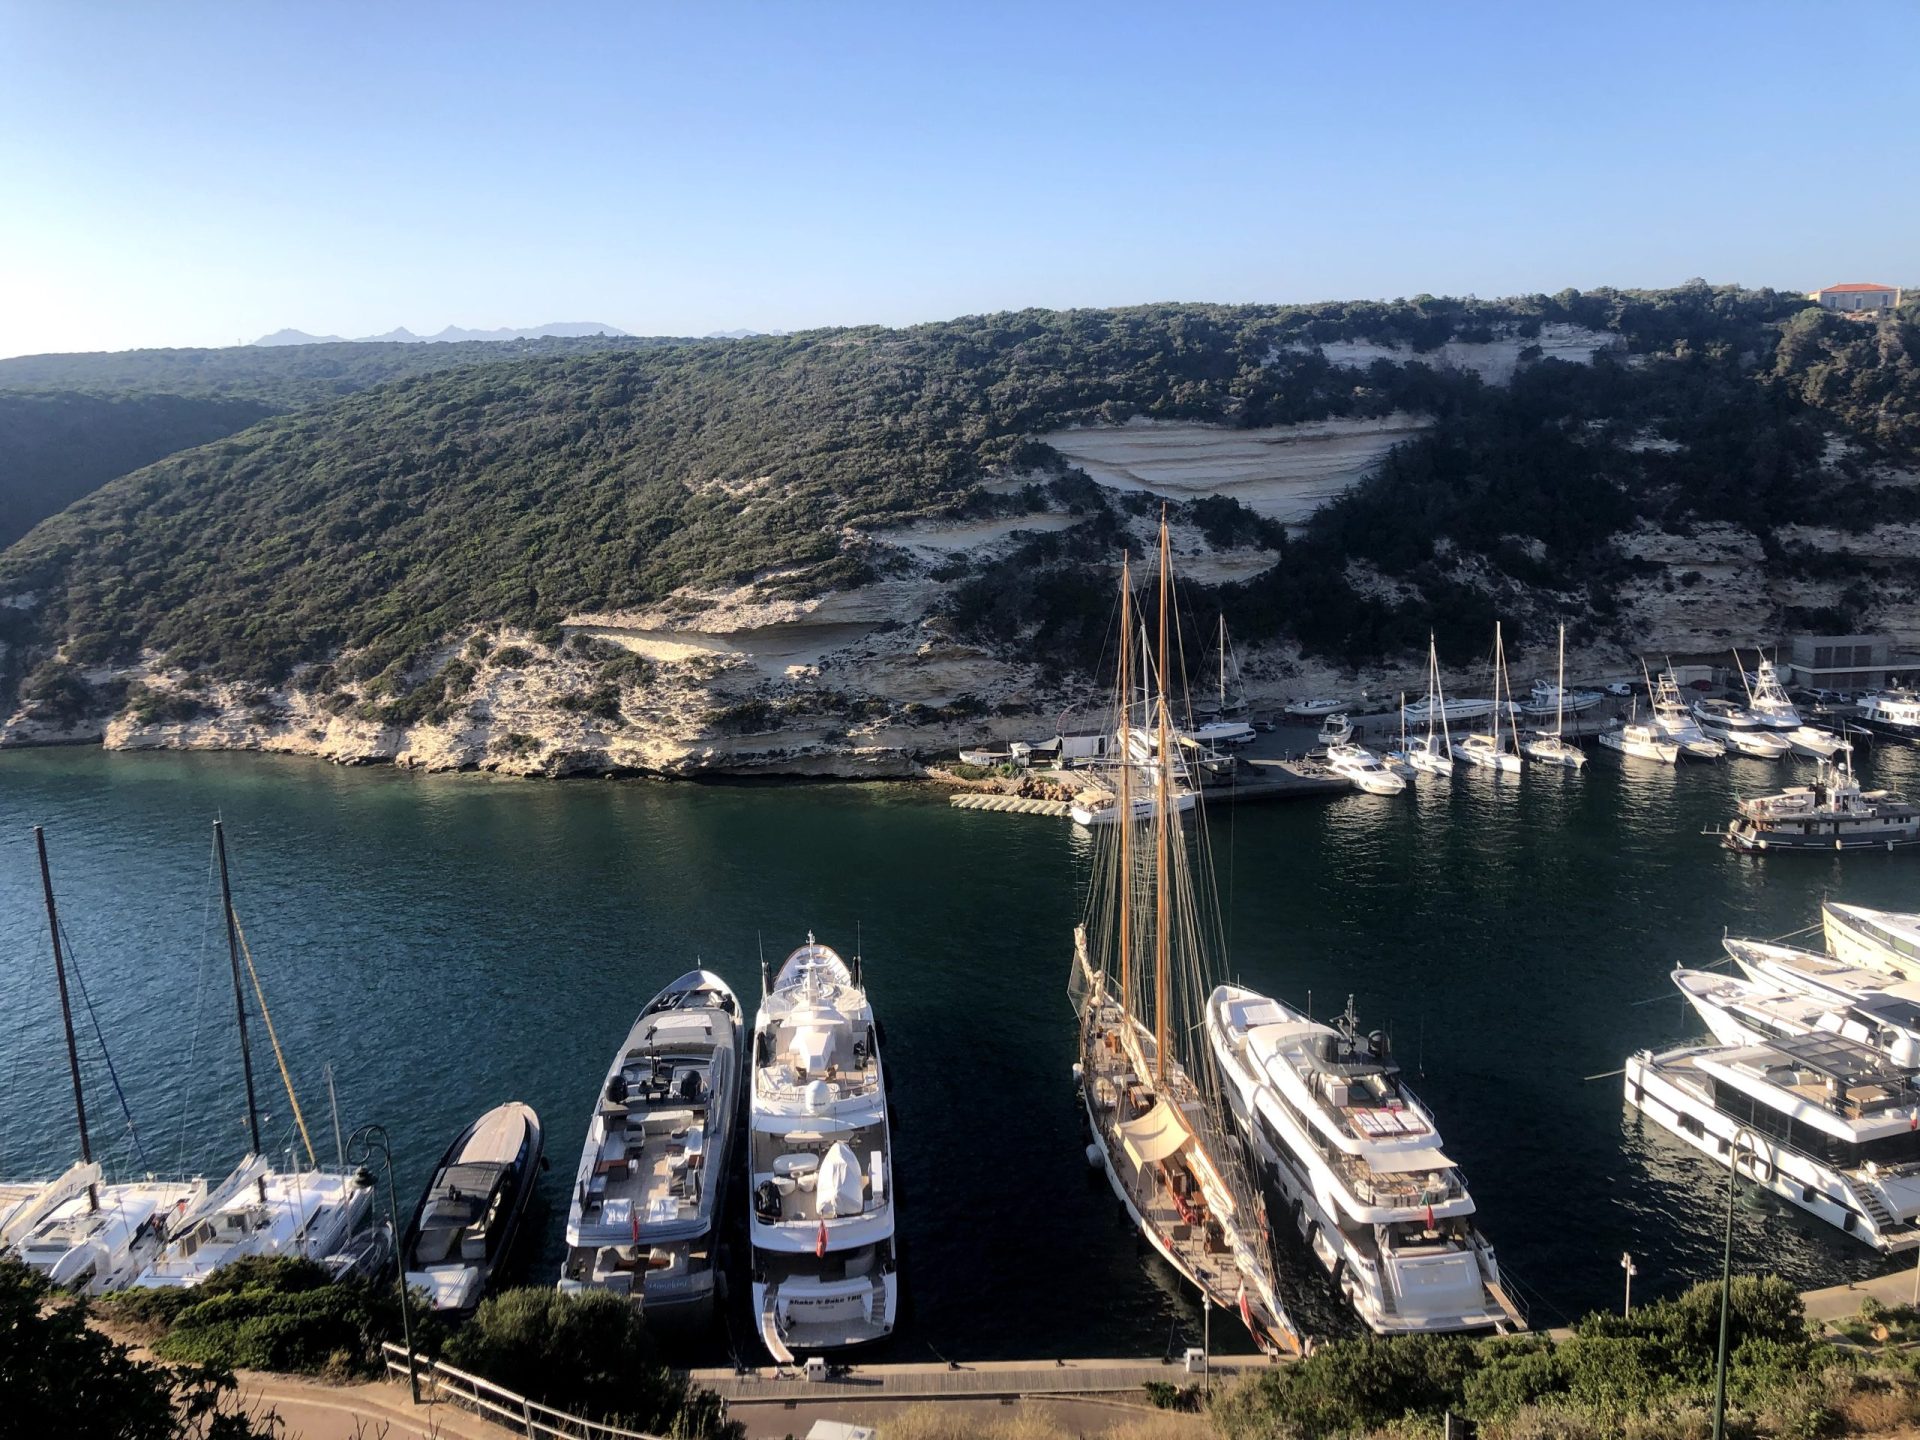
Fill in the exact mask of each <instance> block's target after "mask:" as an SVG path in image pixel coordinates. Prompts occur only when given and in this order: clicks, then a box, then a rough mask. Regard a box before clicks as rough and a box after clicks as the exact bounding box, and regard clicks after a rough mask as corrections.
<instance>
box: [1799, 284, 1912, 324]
mask: <svg viewBox="0 0 1920 1440" xmlns="http://www.w3.org/2000/svg"><path fill="white" fill-rule="evenodd" d="M1807 298H1808V299H1809V300H1816V301H1818V302H1819V304H1820V308H1821V309H1822V310H1837V311H1839V312H1840V313H1841V314H1843V315H1859V316H1861V317H1862V318H1863V319H1864V318H1871V317H1874V316H1878V315H1889V314H1892V313H1893V311H1895V310H1897V309H1898V308H1899V306H1900V298H1901V296H1900V291H1899V289H1898V287H1896V286H1893V285H1829V286H1827V288H1826V289H1824V290H1812V291H1809V292H1808V293H1807Z"/></svg>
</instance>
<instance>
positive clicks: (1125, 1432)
mask: <svg viewBox="0 0 1920 1440" xmlns="http://www.w3.org/2000/svg"><path fill="white" fill-rule="evenodd" d="M1112 1415H1113V1419H1112V1421H1111V1423H1105V1422H1103V1423H1101V1424H1100V1425H1099V1427H1098V1428H1093V1427H1085V1426H1083V1427H1077V1428H1076V1427H1071V1426H1068V1425H1066V1424H1064V1423H1063V1422H1062V1421H1061V1420H1060V1419H1059V1418H1058V1417H1057V1416H1056V1415H1054V1414H1052V1413H1050V1412H1049V1409H1048V1407H1046V1406H1045V1405H1042V1404H1035V1403H1031V1402H1029V1403H1028V1404H1025V1405H1022V1406H1020V1407H1019V1408H1018V1409H1014V1410H1009V1411H1007V1412H1006V1413H1005V1414H1004V1415H1002V1416H995V1417H994V1418H992V1419H989V1420H982V1419H981V1418H980V1416H979V1415H978V1414H970V1413H967V1412H965V1411H962V1410H960V1409H958V1408H956V1407H954V1406H948V1405H937V1404H926V1405H915V1406H912V1407H910V1408H908V1409H906V1410H902V1411H901V1412H900V1413H899V1414H898V1415H895V1416H892V1417H890V1418H889V1419H888V1420H887V1421H886V1422H885V1423H884V1424H883V1425H882V1426H881V1433H882V1434H883V1435H884V1436H885V1437H886V1440H1080V1437H1082V1436H1096V1435H1097V1436H1099V1437H1101V1440H1212V1437H1213V1436H1215V1435H1216V1434H1217V1433H1218V1432H1216V1431H1215V1430H1214V1428H1213V1427H1212V1426H1211V1425H1209V1424H1208V1423H1207V1421H1206V1419H1205V1418H1204V1417H1202V1416H1199V1415H1176V1414H1172V1413H1170V1412H1165V1411H1156V1410H1130V1409H1120V1408H1117V1407H1116V1408H1115V1409H1114V1410H1113V1412H1112Z"/></svg>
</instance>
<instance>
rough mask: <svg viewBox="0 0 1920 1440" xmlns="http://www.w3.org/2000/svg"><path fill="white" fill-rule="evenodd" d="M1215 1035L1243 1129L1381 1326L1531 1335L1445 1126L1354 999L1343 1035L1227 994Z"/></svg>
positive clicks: (1223, 990) (1216, 1002)
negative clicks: (1362, 1024)
mask: <svg viewBox="0 0 1920 1440" xmlns="http://www.w3.org/2000/svg"><path fill="white" fill-rule="evenodd" d="M1206 1029H1207V1041H1208V1044H1209V1045H1210V1046H1211V1047H1212V1049H1213V1055H1214V1059H1215V1063H1216V1064H1218V1066H1219V1067H1220V1070H1221V1072H1222V1074H1223V1075H1224V1076H1225V1077H1226V1080H1227V1096H1228V1102H1229V1108H1230V1109H1231V1111H1232V1113H1233V1117H1234V1120H1235V1122H1236V1123H1237V1124H1238V1125H1239V1126H1240V1128H1241V1131H1242V1133H1243V1135H1244V1136H1245V1137H1246V1140H1247V1143H1248V1144H1249V1145H1250V1146H1251V1147H1252V1148H1253V1151H1254V1153H1255V1154H1256V1155H1257V1156H1258V1157H1259V1158H1260V1160H1261V1162H1262V1166H1263V1169H1264V1170H1265V1172H1266V1174H1267V1175H1268V1177H1269V1179H1270V1182H1271V1183H1272V1184H1273V1186H1274V1187H1275V1188H1276V1189H1277V1190H1278V1192H1279V1194H1280V1196H1281V1198H1282V1199H1284V1200H1285V1202H1286V1205H1287V1210H1288V1212H1289V1213H1290V1214H1291V1215H1292V1216H1293V1217H1294V1220H1295V1223H1296V1224H1298V1225H1299V1227H1300V1231H1301V1234H1302V1236H1303V1238H1304V1239H1305V1240H1306V1242H1307V1244H1308V1246H1309V1247H1310V1248H1311V1249H1312V1250H1313V1253H1314V1255H1315V1257H1316V1258H1317V1259H1318V1260H1319V1261H1320V1263H1321V1264H1322V1265H1324V1266H1325V1267H1326V1268H1327V1269H1328V1270H1329V1271H1330V1272H1331V1273H1332V1275H1333V1279H1334V1284H1335V1286H1336V1287H1337V1288H1338V1289H1339V1290H1340V1292H1341V1293H1342V1294H1343V1295H1344V1296H1345V1297H1346V1298H1347V1300H1348V1301H1349V1303H1351V1304H1352V1305H1353V1307H1354V1309H1355V1311H1356V1312H1358V1314H1359V1316H1360V1318H1361V1319H1362V1320H1363V1321H1365V1322H1366V1324H1367V1326H1368V1328H1369V1329H1372V1330H1374V1331H1376V1332H1378V1333H1379V1334H1383V1335H1393V1334H1410V1333H1414V1332H1422V1331H1425V1332H1433V1331H1455V1330H1499V1331H1502V1332H1504V1331H1507V1330H1511V1329H1524V1328H1525V1321H1524V1320H1523V1319H1522V1318H1521V1316H1520V1313H1519V1310H1518V1309H1517V1307H1516V1306H1515V1305H1514V1304H1513V1302H1512V1301H1511V1300H1510V1299H1509V1298H1508V1296H1507V1294H1506V1292H1505V1291H1504V1290H1503V1289H1502V1288H1501V1284H1500V1267H1499V1265H1498V1264H1497V1263H1496V1262H1495V1260H1494V1254H1493V1247H1492V1246H1491V1245H1490V1244H1488V1243H1487V1240H1486V1237H1485V1236H1483V1235H1481V1233H1480V1231H1479V1230H1478V1228H1477V1227H1476V1226H1475V1224H1474V1204H1473V1199H1472V1197H1471V1196H1470V1195H1469V1194H1468V1193H1467V1185H1466V1181H1465V1180H1464V1179H1463V1178H1462V1177H1461V1175H1460V1172H1459V1170H1458V1169H1457V1168H1456V1167H1455V1165H1454V1163H1453V1161H1452V1160H1451V1159H1449V1158H1448V1157H1447V1155H1446V1154H1445V1152H1444V1151H1443V1150H1442V1149H1441V1140H1440V1135H1439V1132H1438V1130H1437V1129H1436V1128H1435V1127H1434V1123H1433V1116H1432V1115H1431V1114H1430V1113H1429V1112H1428V1111H1427V1109H1426V1107H1425V1106H1424V1105H1422V1104H1421V1103H1420V1101H1419V1100H1418V1099H1416V1098H1415V1097H1414V1095H1413V1094H1412V1092H1411V1091H1409V1090H1408V1089H1407V1087H1406V1085H1405V1083H1404V1081H1403V1080H1402V1078H1401V1075H1400V1067H1399V1066H1398V1065H1396V1064H1394V1063H1393V1059H1392V1056H1391V1055H1390V1054H1389V1053H1388V1051H1387V1046H1386V1042H1385V1040H1384V1037H1382V1036H1380V1035H1378V1034H1375V1035H1373V1036H1370V1037H1363V1036H1362V1035H1360V1033H1359V1027H1358V1025H1357V1024H1356V1023H1355V1021H1354V1017H1353V1005H1352V1002H1351V1001H1349V1002H1348V1005H1347V1013H1346V1015H1345V1016H1344V1017H1342V1019H1341V1021H1340V1022H1339V1024H1338V1026H1337V1027H1336V1026H1330V1025H1321V1024H1317V1023H1315V1022H1314V1021H1311V1020H1309V1019H1307V1017H1306V1016H1304V1015H1302V1014H1300V1013H1299V1012H1298V1011H1296V1010H1292V1009H1289V1008H1288V1007H1287V1006H1285V1005H1283V1004H1281V1003H1280V1002H1279V1001H1277V1000H1272V999H1269V998H1268V997H1266V996H1264V995H1259V994H1256V993H1255V992H1254V991H1251V990H1247V989H1243V988H1242V987H1240V986H1237V985H1222V986H1220V987H1219V988H1217V989H1216V990H1214V992H1213V994H1212V995H1211V997H1209V999H1208V1002H1207V1013H1206Z"/></svg>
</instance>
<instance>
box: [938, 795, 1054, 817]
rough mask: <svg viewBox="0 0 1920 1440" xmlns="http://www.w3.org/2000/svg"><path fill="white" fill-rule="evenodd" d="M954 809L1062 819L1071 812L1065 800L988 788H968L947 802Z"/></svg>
mask: <svg viewBox="0 0 1920 1440" xmlns="http://www.w3.org/2000/svg"><path fill="white" fill-rule="evenodd" d="M947 803H948V804H950V805H952V806H953V808H954V809H956V810H994V811H998V812H999V813H1001V814H1003V815H1051V816H1054V817H1055V818H1057V819H1061V820H1064V819H1066V818H1067V816H1068V815H1070V814H1072V813H1073V806H1072V805H1070V804H1068V803H1067V802H1066V801H1065V800H1030V799H1028V798H1027V797H1026V796H1024V795H1001V794H997V793H995V792H993V791H990V790H970V791H968V792H967V793H966V794H964V795H955V796H953V797H952V798H951V799H950V800H949V801H948V802H947Z"/></svg>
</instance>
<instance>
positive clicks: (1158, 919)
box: [1153, 505, 1173, 1084]
mask: <svg viewBox="0 0 1920 1440" xmlns="http://www.w3.org/2000/svg"><path fill="white" fill-rule="evenodd" d="M1171 556H1172V546H1171V545H1170V544H1169V542H1168V540H1167V511H1166V507H1165V506H1164V505H1163V506H1162V507H1161V508H1160V646H1159V649H1160V664H1159V672H1160V675H1159V684H1158V686H1157V687H1156V688H1157V689H1158V691H1159V702H1160V704H1159V712H1160V713H1159V721H1160V724H1159V736H1158V741H1159V762H1160V763H1159V764H1158V765H1156V766H1155V767H1154V779H1153V788H1154V843H1155V850H1156V855H1155V864H1154V877H1155V882H1154V890H1153V909H1154V926H1153V1078H1154V1080H1155V1081H1156V1082H1159V1083H1162V1084H1164V1083H1165V1081H1166V1078H1167V952H1168V943H1167V942H1168V936H1167V844H1168V837H1169V835H1170V834H1171V827H1170V826H1169V824H1168V813H1167V812H1168V811H1169V810H1170V809H1171V808H1172V807H1171V800H1170V797H1169V795H1168V793H1167V792H1168V786H1167V774H1168V772H1169V771H1170V770H1172V769H1173V743H1172V736H1171V734H1170V733H1169V731H1170V728H1171V727H1170V726H1169V725H1168V723H1167V600H1168V591H1169V586H1168V583H1167V580H1168V576H1167V565H1168V562H1169V560H1170V558H1171Z"/></svg>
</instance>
